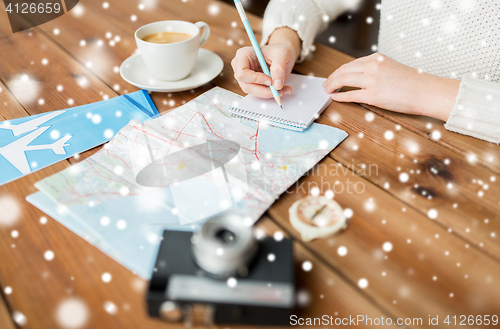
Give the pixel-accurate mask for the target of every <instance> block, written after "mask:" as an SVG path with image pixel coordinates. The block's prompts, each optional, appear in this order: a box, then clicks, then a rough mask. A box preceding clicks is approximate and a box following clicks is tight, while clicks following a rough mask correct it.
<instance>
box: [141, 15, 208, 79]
mask: <svg viewBox="0 0 500 329" xmlns="http://www.w3.org/2000/svg"><path fill="white" fill-rule="evenodd" d="M202 28H203V31H202V30H201V29H202ZM209 35H210V27H209V26H208V24H207V23H205V22H196V23H194V24H193V23H190V22H185V21H161V22H155V23H151V24H148V25H144V26H143V27H140V28H139V29H138V30H137V31H135V41H136V43H137V48H139V53H140V55H141V57H142V59H143V61H144V63H145V64H146V67H147V68H148V70H149V71H150V73H151V74H152V75H153V77H155V78H156V79H159V80H163V81H177V80H182V79H184V78H186V77H187V76H188V75H189V73H191V70H192V69H193V67H194V64H195V63H196V58H197V57H198V50H199V49H200V47H201V46H203V44H204V43H205V42H206V41H207V39H208V37H209Z"/></svg>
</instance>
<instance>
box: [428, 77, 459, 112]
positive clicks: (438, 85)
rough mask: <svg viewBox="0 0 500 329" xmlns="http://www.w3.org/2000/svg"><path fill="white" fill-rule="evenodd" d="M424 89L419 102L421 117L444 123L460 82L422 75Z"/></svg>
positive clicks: (453, 102) (451, 107)
mask: <svg viewBox="0 0 500 329" xmlns="http://www.w3.org/2000/svg"><path fill="white" fill-rule="evenodd" d="M422 74H423V76H422V78H423V79H424V82H423V83H424V85H425V86H426V87H425V89H423V90H422V93H423V95H421V97H422V98H421V99H420V101H419V104H420V105H419V106H420V107H421V109H420V111H421V113H422V114H423V115H426V116H430V117H433V118H436V119H439V120H443V121H446V120H448V117H449V116H450V113H451V111H452V109H453V105H454V104H455V99H456V98H457V94H458V89H459V86H460V81H459V80H455V79H448V78H441V77H437V76H434V75H430V74H427V73H422Z"/></svg>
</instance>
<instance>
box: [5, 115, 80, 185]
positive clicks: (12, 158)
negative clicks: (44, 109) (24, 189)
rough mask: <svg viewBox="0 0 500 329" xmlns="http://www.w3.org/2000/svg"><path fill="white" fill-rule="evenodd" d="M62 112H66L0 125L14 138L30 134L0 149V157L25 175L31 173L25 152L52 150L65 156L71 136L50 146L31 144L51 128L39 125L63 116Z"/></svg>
mask: <svg viewBox="0 0 500 329" xmlns="http://www.w3.org/2000/svg"><path fill="white" fill-rule="evenodd" d="M64 112H66V111H65V110H61V111H54V112H51V113H48V114H45V115H42V116H39V117H37V118H35V119H33V120H30V121H27V122H23V123H20V124H17V125H13V124H8V123H2V124H0V129H8V130H11V131H12V133H13V134H14V136H19V135H22V134H25V133H27V132H30V131H31V133H29V134H27V135H25V136H23V137H21V138H19V139H17V140H15V141H13V142H12V143H10V144H7V145H5V146H3V147H0V155H2V156H3V157H4V158H5V159H6V160H7V161H9V162H10V163H11V164H12V165H13V166H14V167H16V169H17V170H19V171H20V172H21V173H22V174H24V175H26V174H29V173H31V167H30V165H29V163H28V159H27V157H26V152H27V151H34V150H52V151H53V152H54V153H55V154H66V150H65V149H64V148H65V147H66V146H69V145H70V144H67V143H66V142H67V141H68V140H70V139H71V138H72V137H73V136H69V135H67V136H64V137H62V138H61V139H59V140H57V141H56V142H54V143H52V144H44V145H32V144H31V143H32V142H33V141H34V140H36V139H37V138H38V137H39V136H40V135H42V134H43V133H44V132H45V131H46V130H47V129H49V128H50V127H51V126H45V127H40V126H41V125H43V124H44V123H45V122H47V121H49V120H51V119H53V118H55V117H57V116H58V115H61V114H63V113H64ZM39 127H40V128H39Z"/></svg>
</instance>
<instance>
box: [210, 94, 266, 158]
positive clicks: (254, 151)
mask: <svg viewBox="0 0 500 329" xmlns="http://www.w3.org/2000/svg"><path fill="white" fill-rule="evenodd" d="M203 95H204V96H205V97H206V98H208V99H209V100H210V102H212V105H213V106H215V107H216V108H218V109H219V110H220V111H221V112H222V113H224V112H223V111H222V109H221V108H220V107H218V106H217V104H215V103H214V101H213V100H211V99H210V97H208V96H207V95H205V94H203ZM200 114H201V113H200ZM201 116H202V117H203V120H205V122H207V120H206V119H205V117H204V116H203V114H201ZM207 125H208V127H209V128H210V125H209V124H208V122H207ZM210 131H212V128H210ZM212 133H213V134H214V135H215V136H217V135H216V134H215V133H214V132H213V131H212ZM258 135H259V122H257V131H256V132H255V135H253V136H252V137H250V139H252V138H254V137H255V149H254V150H253V152H252V153H253V154H254V155H255V157H256V158H257V160H259V161H260V159H259V156H258V155H257V152H259V150H258V149H257V136H258ZM217 137H219V136H217ZM219 138H222V137H219ZM245 149H246V148H245ZM246 150H248V151H251V150H249V149H246Z"/></svg>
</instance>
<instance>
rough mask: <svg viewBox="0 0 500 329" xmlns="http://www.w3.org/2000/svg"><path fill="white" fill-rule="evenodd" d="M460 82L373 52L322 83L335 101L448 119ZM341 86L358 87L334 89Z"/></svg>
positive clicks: (342, 68) (341, 68) (345, 65)
mask: <svg viewBox="0 0 500 329" xmlns="http://www.w3.org/2000/svg"><path fill="white" fill-rule="evenodd" d="M459 85H460V81H459V80H454V79H447V78H441V77H438V76H435V75H431V74H428V73H424V72H422V71H419V70H417V69H414V68H412V67H409V66H406V65H403V64H401V63H399V62H397V61H395V60H393V59H392V58H390V57H387V56H385V55H382V54H379V53H375V54H372V55H370V56H366V57H361V58H358V59H356V60H354V61H352V62H350V63H347V64H344V65H342V66H341V67H340V68H339V69H338V70H336V71H335V72H333V73H332V74H331V75H330V76H329V77H328V80H327V81H326V82H325V83H324V88H325V92H326V93H328V94H332V99H333V100H335V101H337V102H356V103H366V104H370V105H374V106H377V107H380V108H384V109H387V110H391V111H396V112H402V113H408V114H418V115H426V116H430V117H434V118H437V119H441V120H443V121H446V120H448V117H449V115H450V112H451V110H452V109H453V105H454V104H455V98H456V96H457V93H458V88H459ZM344 86H349V87H357V88H360V89H357V90H352V91H346V92H340V93H334V90H336V89H339V88H341V87H344Z"/></svg>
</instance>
